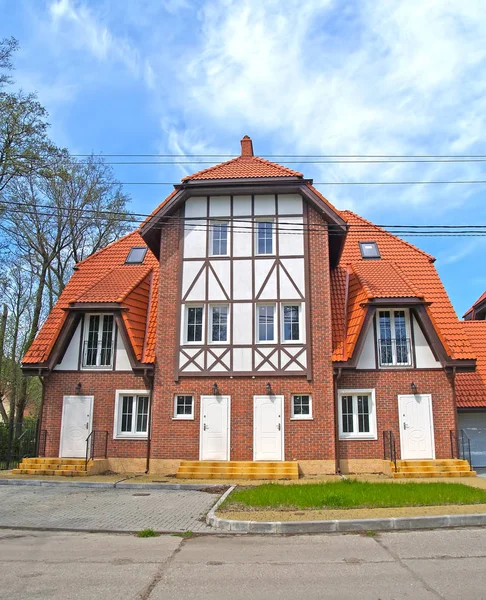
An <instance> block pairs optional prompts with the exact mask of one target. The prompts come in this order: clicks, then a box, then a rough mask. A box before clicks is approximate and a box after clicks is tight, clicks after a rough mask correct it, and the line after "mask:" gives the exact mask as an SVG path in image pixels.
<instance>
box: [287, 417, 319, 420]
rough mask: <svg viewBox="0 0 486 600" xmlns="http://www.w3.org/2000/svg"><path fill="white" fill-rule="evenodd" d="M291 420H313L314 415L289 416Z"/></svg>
mask: <svg viewBox="0 0 486 600" xmlns="http://www.w3.org/2000/svg"><path fill="white" fill-rule="evenodd" d="M290 420H291V421H313V420H314V417H290Z"/></svg>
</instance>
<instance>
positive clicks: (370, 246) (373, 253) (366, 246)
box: [359, 242, 381, 258]
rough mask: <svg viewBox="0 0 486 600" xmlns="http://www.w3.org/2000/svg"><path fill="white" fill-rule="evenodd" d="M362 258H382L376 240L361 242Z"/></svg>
mask: <svg viewBox="0 0 486 600" xmlns="http://www.w3.org/2000/svg"><path fill="white" fill-rule="evenodd" d="M359 249H360V250H361V256H362V258H381V256H380V251H379V250H378V245H377V243H376V242H359Z"/></svg>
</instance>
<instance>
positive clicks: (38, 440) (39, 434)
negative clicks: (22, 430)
mask: <svg viewBox="0 0 486 600" xmlns="http://www.w3.org/2000/svg"><path fill="white" fill-rule="evenodd" d="M38 377H39V381H40V382H41V385H42V396H41V404H40V408H39V421H38V423H39V425H38V427H37V439H36V441H35V445H36V454H38V453H39V445H40V438H41V433H42V417H43V416H44V400H45V397H46V382H45V379H46V377H45V376H44V377H42V376H41V371H39V375H38ZM46 446H47V439H46ZM45 453H46V448H44V455H45Z"/></svg>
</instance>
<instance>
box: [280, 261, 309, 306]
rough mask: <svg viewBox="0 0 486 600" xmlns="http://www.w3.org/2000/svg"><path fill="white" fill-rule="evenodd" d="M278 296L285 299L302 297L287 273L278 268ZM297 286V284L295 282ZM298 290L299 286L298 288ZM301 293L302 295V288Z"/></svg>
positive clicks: (299, 298)
mask: <svg viewBox="0 0 486 600" xmlns="http://www.w3.org/2000/svg"><path fill="white" fill-rule="evenodd" d="M279 269H280V297H281V298H283V299H285V300H301V299H302V297H301V296H300V295H299V292H298V291H297V289H296V288H295V286H294V285H293V284H292V281H290V279H289V277H288V275H287V273H286V272H285V271H284V270H283V269H282V268H280V267H279ZM296 285H297V287H298V284H297V283H296ZM299 291H300V288H299ZM301 292H302V295H304V290H301Z"/></svg>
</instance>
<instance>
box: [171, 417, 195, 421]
mask: <svg viewBox="0 0 486 600" xmlns="http://www.w3.org/2000/svg"><path fill="white" fill-rule="evenodd" d="M172 420H173V421H194V417H172Z"/></svg>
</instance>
